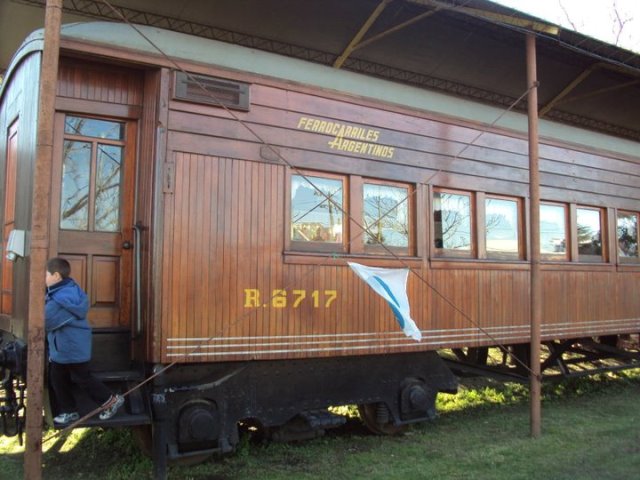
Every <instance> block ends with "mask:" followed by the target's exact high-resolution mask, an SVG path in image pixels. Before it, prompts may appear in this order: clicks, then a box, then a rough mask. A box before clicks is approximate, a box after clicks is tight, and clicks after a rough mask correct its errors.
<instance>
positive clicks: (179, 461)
mask: <svg viewBox="0 0 640 480" xmlns="http://www.w3.org/2000/svg"><path fill="white" fill-rule="evenodd" d="M132 430H133V438H134V439H135V442H136V444H137V445H138V448H139V449H140V451H141V452H142V453H143V454H144V455H146V456H147V457H152V456H153V453H152V452H153V437H152V433H151V432H152V429H151V425H136V426H135V427H133V429H132ZM212 456H213V453H203V454H200V455H191V456H187V457H182V458H173V459H170V460H168V463H169V465H181V466H183V467H188V466H189V465H196V464H198V463H202V462H204V461H206V460H208V459H209V458H211V457H212Z"/></svg>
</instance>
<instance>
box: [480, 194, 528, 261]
mask: <svg viewBox="0 0 640 480" xmlns="http://www.w3.org/2000/svg"><path fill="white" fill-rule="evenodd" d="M484 203H485V224H484V234H485V245H486V252H487V258H497V259H519V258H521V256H522V252H521V250H522V249H521V248H520V240H521V238H522V235H521V233H520V232H521V228H522V227H521V221H520V218H521V215H520V210H521V207H520V202H519V201H518V200H517V199H508V198H501V197H489V196H487V198H486V199H485V202H484Z"/></svg>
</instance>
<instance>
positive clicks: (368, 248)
mask: <svg viewBox="0 0 640 480" xmlns="http://www.w3.org/2000/svg"><path fill="white" fill-rule="evenodd" d="M360 184H361V186H362V188H360V189H359V190H360V191H359V197H358V202H359V208H358V210H359V211H360V215H359V219H358V221H360V222H361V225H362V227H363V231H362V236H361V239H360V240H359V241H358V243H359V244H360V245H361V246H362V249H363V251H364V252H365V253H370V254H374V255H390V254H391V253H393V254H396V255H399V256H411V255H413V254H414V252H415V251H416V240H415V238H416V235H415V231H416V227H417V225H416V215H415V200H414V198H415V196H416V186H415V185H413V184H410V183H403V182H395V181H391V180H380V179H374V178H368V177H366V178H365V177H362V178H361V181H360ZM367 184H368V185H380V186H389V187H395V188H403V189H406V190H407V198H406V202H407V221H408V227H409V234H408V242H407V246H406V247H394V246H391V245H385V246H383V245H368V244H367V243H366V238H367V233H366V232H365V231H364V227H365V221H364V210H365V208H364V206H365V201H364V187H365V185H367ZM352 204H353V205H354V206H355V204H356V201H355V199H354V201H353V202H352ZM351 243H352V244H353V243H355V239H353V240H351ZM390 252H391V253H390Z"/></svg>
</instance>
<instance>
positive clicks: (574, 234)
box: [567, 203, 579, 262]
mask: <svg viewBox="0 0 640 480" xmlns="http://www.w3.org/2000/svg"><path fill="white" fill-rule="evenodd" d="M576 208H577V207H576V204H575V203H570V204H569V228H568V229H567V242H568V245H567V253H569V261H570V262H577V261H578V260H579V256H578V220H577V217H578V215H577V212H576Z"/></svg>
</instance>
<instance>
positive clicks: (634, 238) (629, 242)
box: [616, 211, 639, 262]
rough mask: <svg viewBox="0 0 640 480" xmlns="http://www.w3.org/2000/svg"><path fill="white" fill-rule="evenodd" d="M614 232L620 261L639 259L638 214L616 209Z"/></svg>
mask: <svg viewBox="0 0 640 480" xmlns="http://www.w3.org/2000/svg"><path fill="white" fill-rule="evenodd" d="M616 234H617V237H618V258H619V260H620V261H621V262H637V261H638V260H639V256H638V255H639V253H638V214H637V213H634V212H622V211H618V221H617V225H616Z"/></svg>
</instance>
